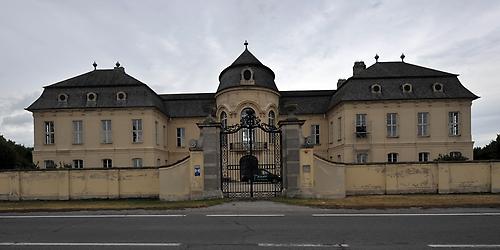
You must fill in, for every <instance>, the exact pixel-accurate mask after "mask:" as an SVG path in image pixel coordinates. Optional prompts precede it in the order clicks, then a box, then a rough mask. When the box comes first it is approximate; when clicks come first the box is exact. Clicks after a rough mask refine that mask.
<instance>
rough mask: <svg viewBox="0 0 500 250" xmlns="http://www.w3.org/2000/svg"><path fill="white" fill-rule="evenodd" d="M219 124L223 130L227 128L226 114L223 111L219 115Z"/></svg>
mask: <svg viewBox="0 0 500 250" xmlns="http://www.w3.org/2000/svg"><path fill="white" fill-rule="evenodd" d="M220 123H221V125H222V127H223V128H227V113H226V112H225V111H222V112H221V113H220Z"/></svg>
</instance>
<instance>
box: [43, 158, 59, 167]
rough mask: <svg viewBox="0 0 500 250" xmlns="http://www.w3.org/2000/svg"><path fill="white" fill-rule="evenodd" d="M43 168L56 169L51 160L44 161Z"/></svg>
mask: <svg viewBox="0 0 500 250" xmlns="http://www.w3.org/2000/svg"><path fill="white" fill-rule="evenodd" d="M43 166H44V167H45V168H57V165H56V163H55V162H54V161H53V160H44V161H43Z"/></svg>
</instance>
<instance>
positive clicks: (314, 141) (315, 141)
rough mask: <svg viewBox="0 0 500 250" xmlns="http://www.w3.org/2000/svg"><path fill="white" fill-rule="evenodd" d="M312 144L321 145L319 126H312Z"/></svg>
mask: <svg viewBox="0 0 500 250" xmlns="http://www.w3.org/2000/svg"><path fill="white" fill-rule="evenodd" d="M311 140H312V144H314V145H319V125H311Z"/></svg>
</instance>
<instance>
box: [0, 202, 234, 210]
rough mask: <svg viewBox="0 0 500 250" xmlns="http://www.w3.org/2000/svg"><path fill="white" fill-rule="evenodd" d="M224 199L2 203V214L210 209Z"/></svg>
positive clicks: (0, 208) (0, 206)
mask: <svg viewBox="0 0 500 250" xmlns="http://www.w3.org/2000/svg"><path fill="white" fill-rule="evenodd" d="M224 202H225V200H223V199H215V200H195V201H160V200H157V199H121V200H69V201H0V213H8V212H38V211H46V212H56V211H57V212H62V211H83V210H85V211H88V210H131V209H146V210H168V209H186V208H201V207H209V206H213V205H218V204H222V203H224Z"/></svg>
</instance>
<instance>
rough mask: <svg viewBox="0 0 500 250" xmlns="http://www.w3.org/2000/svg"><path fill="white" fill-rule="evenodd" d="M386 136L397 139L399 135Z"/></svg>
mask: <svg viewBox="0 0 500 250" xmlns="http://www.w3.org/2000/svg"><path fill="white" fill-rule="evenodd" d="M387 138H389V139H398V138H399V135H396V136H387Z"/></svg>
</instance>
